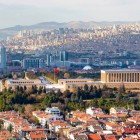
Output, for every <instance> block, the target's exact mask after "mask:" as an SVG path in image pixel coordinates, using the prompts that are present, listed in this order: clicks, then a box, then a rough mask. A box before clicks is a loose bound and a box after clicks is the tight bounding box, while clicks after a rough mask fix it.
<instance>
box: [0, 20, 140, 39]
mask: <svg viewBox="0 0 140 140" xmlns="http://www.w3.org/2000/svg"><path fill="white" fill-rule="evenodd" d="M131 23H136V22H120V21H117V22H95V21H90V22H83V21H71V22H67V23H66V22H63V23H58V22H42V23H38V24H34V25H30V26H22V25H16V26H14V27H9V28H5V29H0V39H6V38H7V37H8V36H12V35H14V34H16V33H17V32H19V31H22V30H52V29H58V28H75V29H78V28H83V29H90V28H96V27H99V26H100V27H104V26H111V25H121V24H131ZM138 23H140V22H138Z"/></svg>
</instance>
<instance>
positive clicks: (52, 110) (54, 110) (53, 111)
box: [45, 107, 60, 116]
mask: <svg viewBox="0 0 140 140" xmlns="http://www.w3.org/2000/svg"><path fill="white" fill-rule="evenodd" d="M45 112H46V113H47V114H52V115H58V116H60V110H59V108H58V107H52V108H46V110H45Z"/></svg>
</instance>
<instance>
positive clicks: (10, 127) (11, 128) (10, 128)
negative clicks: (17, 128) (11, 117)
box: [7, 124, 13, 133]
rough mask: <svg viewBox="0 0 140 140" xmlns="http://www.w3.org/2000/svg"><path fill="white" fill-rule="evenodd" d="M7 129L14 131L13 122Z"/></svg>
mask: <svg viewBox="0 0 140 140" xmlns="http://www.w3.org/2000/svg"><path fill="white" fill-rule="evenodd" d="M7 130H8V131H9V132H10V133H11V132H12V131H13V126H12V124H10V125H9V126H8V128H7Z"/></svg>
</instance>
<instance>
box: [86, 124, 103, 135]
mask: <svg viewBox="0 0 140 140" xmlns="http://www.w3.org/2000/svg"><path fill="white" fill-rule="evenodd" d="M87 129H88V130H89V131H90V132H92V133H97V132H98V133H101V132H102V131H103V128H102V127H101V126H100V125H98V124H97V125H96V124H90V125H88V126H87Z"/></svg>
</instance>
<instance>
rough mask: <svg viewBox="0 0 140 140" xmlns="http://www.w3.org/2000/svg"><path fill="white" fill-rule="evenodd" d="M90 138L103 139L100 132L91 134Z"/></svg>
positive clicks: (93, 139) (91, 139)
mask: <svg viewBox="0 0 140 140" xmlns="http://www.w3.org/2000/svg"><path fill="white" fill-rule="evenodd" d="M88 139H89V140H102V138H101V136H100V135H99V134H96V133H95V134H89V135H88Z"/></svg>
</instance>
